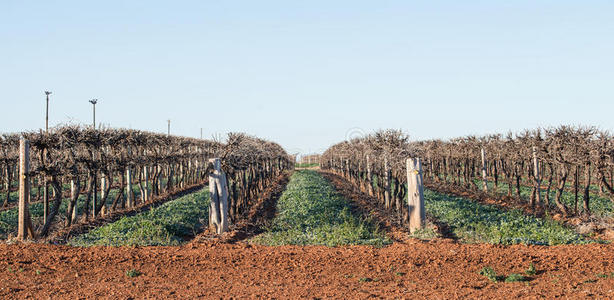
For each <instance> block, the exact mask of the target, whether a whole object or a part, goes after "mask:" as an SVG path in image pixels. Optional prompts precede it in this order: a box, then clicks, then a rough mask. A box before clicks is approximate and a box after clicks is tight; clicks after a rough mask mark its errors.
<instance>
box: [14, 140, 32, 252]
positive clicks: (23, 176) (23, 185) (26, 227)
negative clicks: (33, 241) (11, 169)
mask: <svg viewBox="0 0 614 300" xmlns="http://www.w3.org/2000/svg"><path fill="white" fill-rule="evenodd" d="M28 173H30V142H29V141H28V140H26V139H23V138H22V139H21V140H19V212H18V214H19V215H18V224H17V239H19V240H25V239H26V238H28V234H29V235H30V236H31V237H33V238H34V237H35V235H34V231H33V230H32V220H31V219H30V208H29V207H30V177H29V176H30V175H29V174H28Z"/></svg>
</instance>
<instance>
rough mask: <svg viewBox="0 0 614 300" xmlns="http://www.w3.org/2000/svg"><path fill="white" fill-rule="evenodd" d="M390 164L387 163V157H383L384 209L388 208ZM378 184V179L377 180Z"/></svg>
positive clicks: (390, 176)
mask: <svg viewBox="0 0 614 300" xmlns="http://www.w3.org/2000/svg"><path fill="white" fill-rule="evenodd" d="M391 172H392V171H391V170H390V164H389V163H388V157H384V176H385V178H383V179H384V206H385V207H386V209H388V208H390V186H391V185H392V184H391V178H392V174H391ZM378 184H379V181H378Z"/></svg>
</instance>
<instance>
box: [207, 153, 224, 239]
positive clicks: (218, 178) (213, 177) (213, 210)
mask: <svg viewBox="0 0 614 300" xmlns="http://www.w3.org/2000/svg"><path fill="white" fill-rule="evenodd" d="M209 162H210V163H212V164H213V172H212V173H211V174H209V193H210V194H211V204H210V207H209V229H210V230H211V231H215V232H216V233H217V234H222V233H224V232H226V231H228V189H227V188H226V186H227V185H228V184H227V181H226V174H225V173H224V171H222V166H221V161H220V159H219V158H212V159H210V160H209Z"/></svg>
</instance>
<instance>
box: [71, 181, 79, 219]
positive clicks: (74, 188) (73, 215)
mask: <svg viewBox="0 0 614 300" xmlns="http://www.w3.org/2000/svg"><path fill="white" fill-rule="evenodd" d="M76 193H79V191H77V187H76V186H75V180H74V179H71V180H70V199H75V194H76ZM77 201H79V200H77ZM71 213H72V214H71V216H70V221H71V223H70V224H75V223H77V203H75V205H74V206H73V208H72V212H71Z"/></svg>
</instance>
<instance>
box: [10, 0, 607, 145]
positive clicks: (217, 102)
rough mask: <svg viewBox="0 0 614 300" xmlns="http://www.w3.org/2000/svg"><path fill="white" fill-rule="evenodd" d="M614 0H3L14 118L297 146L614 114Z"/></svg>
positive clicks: (29, 126)
mask: <svg viewBox="0 0 614 300" xmlns="http://www.w3.org/2000/svg"><path fill="white" fill-rule="evenodd" d="M612 16H614V2H612V1H591V0H587V1H561V0H559V1H554V0H553V1H494V0H493V1H266V0H265V1H97V3H94V2H93V1H13V0H0V45H1V46H0V91H1V93H2V94H1V96H0V104H1V105H0V107H1V110H2V111H3V112H2V113H1V114H0V132H15V131H22V130H37V129H38V128H41V127H44V94H43V91H44V90H51V91H52V92H53V94H52V99H51V105H50V124H51V125H52V126H53V125H56V124H59V123H84V124H90V123H91V105H90V104H89V103H88V102H87V100H88V99H91V98H98V99H99V104H98V105H97V121H99V122H102V123H105V124H109V125H110V126H112V127H126V128H134V129H142V130H149V131H156V132H165V131H166V120H167V119H171V120H172V121H171V122H172V132H173V133H174V134H179V135H185V136H193V137H198V136H199V135H200V128H201V127H202V128H203V130H204V135H205V136H206V137H210V136H212V135H213V134H224V133H226V132H229V131H243V132H247V133H250V134H254V135H257V136H260V137H264V138H268V139H271V140H274V141H276V142H279V143H280V144H282V146H284V147H285V148H286V149H288V150H289V151H292V152H302V153H305V152H314V151H323V150H324V149H326V148H327V147H328V146H329V145H331V144H333V143H336V142H338V141H341V140H343V139H345V138H346V137H347V136H356V135H360V134H362V133H363V132H371V131H373V130H376V129H379V128H397V129H399V128H400V129H403V130H405V131H406V132H407V133H408V134H409V135H410V136H411V137H412V138H414V139H427V138H447V137H455V136H462V135H467V134H486V133H494V132H505V131H508V130H514V131H516V130H520V129H524V128H533V127H536V126H548V125H558V124H585V125H596V126H599V127H601V128H602V129H607V130H612V129H614V118H613V117H612V112H614V55H613V53H614V18H613V17H612Z"/></svg>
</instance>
